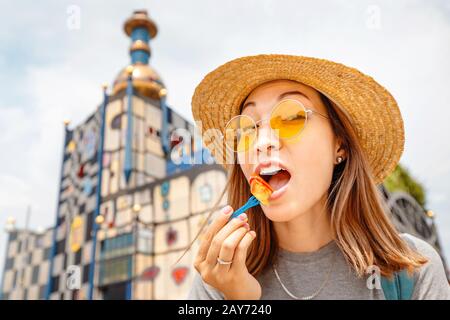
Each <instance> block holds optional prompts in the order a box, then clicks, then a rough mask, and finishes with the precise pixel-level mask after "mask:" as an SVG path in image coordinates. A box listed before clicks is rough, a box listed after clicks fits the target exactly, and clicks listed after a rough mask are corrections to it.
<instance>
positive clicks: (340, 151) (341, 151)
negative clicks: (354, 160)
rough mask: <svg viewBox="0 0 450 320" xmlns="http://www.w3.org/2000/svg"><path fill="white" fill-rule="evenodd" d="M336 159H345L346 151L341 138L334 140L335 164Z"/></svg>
mask: <svg viewBox="0 0 450 320" xmlns="http://www.w3.org/2000/svg"><path fill="white" fill-rule="evenodd" d="M338 157H342V158H343V159H344V160H345V159H346V158H347V151H346V150H345V148H344V143H343V141H342V139H341V138H337V139H336V145H335V150H334V158H335V163H336V164H337V161H336V159H337V158H338Z"/></svg>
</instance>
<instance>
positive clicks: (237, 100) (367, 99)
mask: <svg viewBox="0 0 450 320" xmlns="http://www.w3.org/2000/svg"><path fill="white" fill-rule="evenodd" d="M279 79H286V80H294V81H298V82H301V83H303V84H306V85H308V86H310V87H312V88H314V89H316V90H317V91H319V92H321V93H323V94H324V95H325V96H327V97H328V98H329V99H330V100H332V101H333V102H334V103H335V104H336V105H337V106H338V107H339V108H340V109H341V110H342V111H343V112H344V113H345V114H346V115H347V116H348V117H349V119H350V121H351V122H352V124H353V126H354V128H355V129H356V132H357V135H358V138H359V141H360V143H361V145H362V147H363V150H364V151H365V154H366V156H367V158H368V160H369V163H370V166H371V169H372V173H373V176H374V180H375V183H377V184H378V183H381V182H382V181H383V180H384V178H385V177H386V176H388V175H389V174H390V173H391V172H392V171H393V170H394V169H395V166H396V164H397V163H398V161H399V160H400V157H401V155H402V153H403V147H404V142H405V138H404V128H403V120H402V116H401V114H400V110H399V108H398V106H397V103H396V101H395V99H394V98H393V97H392V95H391V94H390V93H389V92H388V91H387V90H386V89H385V88H384V87H382V86H381V85H380V84H378V83H377V82H375V80H373V79H372V78H371V77H369V76H367V75H365V74H363V73H361V72H359V71H358V70H356V69H354V68H350V67H347V66H345V65H343V64H340V63H336V62H332V61H328V60H324V59H317V58H310V57H303V56H292V55H279V54H268V55H256V56H248V57H242V58H238V59H235V60H232V61H230V62H227V63H225V64H223V65H221V66H220V67H218V68H217V69H215V70H213V71H212V72H210V73H208V74H207V75H206V76H205V78H204V79H203V80H202V81H201V82H200V84H199V85H198V86H197V88H196V89H195V92H194V95H193V97H192V113H193V116H194V119H195V120H196V121H201V126H202V128H201V129H202V133H203V134H205V132H206V131H207V130H209V129H219V130H220V132H217V131H218V130H209V131H208V132H209V133H210V135H209V136H207V137H205V136H204V140H203V143H204V144H205V145H206V147H208V149H209V150H210V151H211V153H212V155H213V156H214V157H215V159H216V160H217V161H218V162H219V163H221V164H222V165H223V166H224V167H225V168H227V165H226V164H224V160H225V158H224V153H223V152H222V151H223V150H225V149H224V145H223V141H222V139H221V137H220V134H221V133H223V130H224V127H225V125H226V123H227V121H228V120H229V119H231V118H232V117H233V116H235V115H238V114H239V112H240V107H241V105H242V103H243V102H244V100H245V99H246V97H247V96H248V95H249V94H250V92H251V91H252V90H253V89H255V88H256V87H258V86H259V85H261V84H263V83H265V82H268V81H271V80H279Z"/></svg>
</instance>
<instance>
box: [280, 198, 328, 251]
mask: <svg viewBox="0 0 450 320" xmlns="http://www.w3.org/2000/svg"><path fill="white" fill-rule="evenodd" d="M325 200H326V198H322V200H321V201H319V202H318V203H316V204H315V205H314V206H313V207H312V208H311V209H310V210H308V211H306V212H302V213H300V214H299V215H297V216H296V217H295V218H294V219H292V220H290V221H286V222H273V225H274V230H275V233H276V235H277V239H278V246H279V247H280V248H282V249H285V250H287V251H292V252H314V251H317V250H319V249H320V248H321V247H323V246H324V245H326V244H327V243H329V242H330V241H331V240H333V232H332V230H331V223H330V218H329V215H328V212H327V210H326V209H325Z"/></svg>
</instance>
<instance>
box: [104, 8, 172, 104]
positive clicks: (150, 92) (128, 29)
mask: <svg viewBox="0 0 450 320" xmlns="http://www.w3.org/2000/svg"><path fill="white" fill-rule="evenodd" d="M124 30H125V33H126V34H127V35H128V36H129V37H130V38H131V46H130V56H131V64H130V65H129V66H127V67H125V68H123V69H122V70H121V71H120V72H119V74H118V76H117V77H116V79H115V80H114V83H113V89H112V94H113V95H116V94H117V93H119V92H121V91H122V90H125V89H126V88H127V85H128V76H129V74H130V72H131V73H132V79H133V88H134V89H135V90H136V91H137V92H138V93H140V94H142V95H144V96H146V97H150V98H154V99H159V98H160V96H159V92H160V90H161V89H162V88H164V84H163V82H162V81H161V79H160V77H159V75H158V74H157V73H156V71H155V70H153V69H152V68H151V67H150V66H149V65H148V60H149V58H150V53H151V50H150V46H149V41H150V39H153V38H154V37H155V36H156V34H157V32H158V29H157V27H156V24H155V23H154V22H153V20H151V19H150V18H149V16H148V14H147V11H146V10H137V11H134V12H133V14H132V16H131V17H130V18H129V19H128V20H127V21H126V22H125V24H124Z"/></svg>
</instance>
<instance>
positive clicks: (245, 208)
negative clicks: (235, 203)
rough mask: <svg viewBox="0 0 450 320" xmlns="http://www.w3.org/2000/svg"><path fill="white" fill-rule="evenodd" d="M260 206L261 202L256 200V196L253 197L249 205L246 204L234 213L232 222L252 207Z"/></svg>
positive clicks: (249, 200)
mask: <svg viewBox="0 0 450 320" xmlns="http://www.w3.org/2000/svg"><path fill="white" fill-rule="evenodd" d="M258 204H259V200H258V199H256V198H255V196H251V197H250V198H249V199H248V201H247V203H246V204H244V205H243V206H242V207H240V208H239V209H237V210H236V211H235V212H233V214H232V215H231V217H230V220H231V219H233V218H236V217H238V216H239V215H240V214H241V213H243V212H245V211H247V210H248V209H250V208H251V207H255V206H257V205H258Z"/></svg>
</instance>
